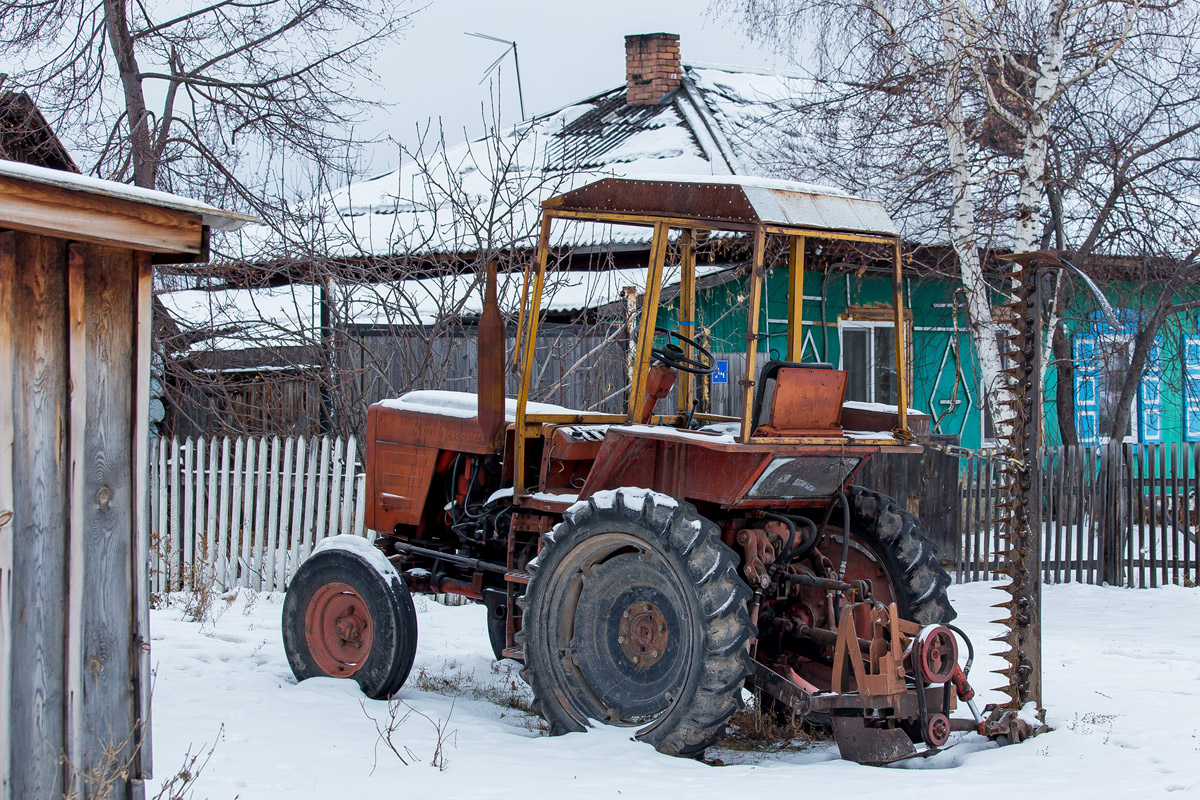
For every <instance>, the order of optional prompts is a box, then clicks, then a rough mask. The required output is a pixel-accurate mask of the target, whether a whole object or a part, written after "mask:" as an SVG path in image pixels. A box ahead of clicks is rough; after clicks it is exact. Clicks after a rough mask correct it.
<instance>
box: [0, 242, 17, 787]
mask: <svg viewBox="0 0 1200 800" xmlns="http://www.w3.org/2000/svg"><path fill="white" fill-rule="evenodd" d="M14 235H15V234H13V233H11V232H5V233H0V375H12V374H13V367H14V364H13V321H12V316H13V289H14V287H13V283H14V281H15V280H16V263H15V258H14V247H15V245H14V242H13V237H14ZM13 390H14V384H13V383H12V382H11V381H10V382H9V383H8V384H7V385H6V386H4V387H3V391H0V742H3V743H4V746H3V747H0V800H12V778H11V776H12V769H11V767H10V765H9V753H10V750H11V748H10V747H9V746H8V742H10V741H11V739H10V725H9V702H10V698H11V692H12V686H11V683H10V678H11V674H12V673H11V670H12V622H13V607H12V596H13V591H12V582H13V528H14V527H15V525H14V520H13Z"/></svg>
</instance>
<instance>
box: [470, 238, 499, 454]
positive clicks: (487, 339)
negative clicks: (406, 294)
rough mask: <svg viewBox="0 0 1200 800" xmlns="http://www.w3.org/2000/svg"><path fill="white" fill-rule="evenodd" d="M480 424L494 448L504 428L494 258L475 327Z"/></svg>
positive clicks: (489, 443)
mask: <svg viewBox="0 0 1200 800" xmlns="http://www.w3.org/2000/svg"><path fill="white" fill-rule="evenodd" d="M477 336H478V345H477V346H478V358H477V359H476V363H478V365H479V393H478V402H479V427H480V428H481V429H482V432H483V440H484V442H485V443H487V444H488V445H490V447H491V449H492V451H493V452H495V450H496V449H497V448H498V446H499V440H500V434H501V431H503V430H504V425H505V421H504V320H503V319H502V318H501V316H500V305H499V303H498V302H497V300H496V262H494V261H489V262H488V263H487V278H486V289H485V290H484V299H483V313H482V314H480V316H479V325H478V327H477Z"/></svg>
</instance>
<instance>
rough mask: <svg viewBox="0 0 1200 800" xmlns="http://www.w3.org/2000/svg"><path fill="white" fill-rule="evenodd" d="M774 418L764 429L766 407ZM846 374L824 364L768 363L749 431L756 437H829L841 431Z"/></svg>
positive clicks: (757, 394)
mask: <svg viewBox="0 0 1200 800" xmlns="http://www.w3.org/2000/svg"><path fill="white" fill-rule="evenodd" d="M768 396H769V403H770V409H771V414H770V417H769V418H768V420H767V423H766V424H765V425H764V424H763V421H762V412H763V406H764V405H767V403H768ZM845 398H846V373H845V372H843V371H842V370H836V369H834V368H833V365H832V364H827V363H822V362H809V363H802V362H798V361H768V362H767V363H766V364H764V365H763V368H762V371H761V372H760V373H759V377H758V392H757V393H756V394H755V397H754V413H753V415H752V416H751V418H750V422H751V424H750V430H752V431H753V432H754V434H753V435H755V436H830V435H840V434H841V431H842V403H843V401H844V400H845Z"/></svg>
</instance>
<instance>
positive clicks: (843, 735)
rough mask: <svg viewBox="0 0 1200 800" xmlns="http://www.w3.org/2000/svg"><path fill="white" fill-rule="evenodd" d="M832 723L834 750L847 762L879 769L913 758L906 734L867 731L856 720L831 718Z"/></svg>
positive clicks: (891, 730)
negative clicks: (835, 741)
mask: <svg viewBox="0 0 1200 800" xmlns="http://www.w3.org/2000/svg"><path fill="white" fill-rule="evenodd" d="M832 722H833V736H834V739H836V740H837V745H838V750H839V751H840V752H841V754H842V758H844V759H846V760H847V761H856V762H858V763H859V764H868V765H872V766H879V765H882V764H891V763H892V762H894V761H903V760H904V759H906V758H912V757H913V756H915V755H916V754H917V748H916V747H914V746H913V743H912V742H911V741H910V740H909V738H908V734H907V733H905V732H904V731H902V730H900V729H899V728H875V727H871V726H869V725H867V723H866V719H865V718H864V717H859V716H854V717H843V716H835V717H833V718H832Z"/></svg>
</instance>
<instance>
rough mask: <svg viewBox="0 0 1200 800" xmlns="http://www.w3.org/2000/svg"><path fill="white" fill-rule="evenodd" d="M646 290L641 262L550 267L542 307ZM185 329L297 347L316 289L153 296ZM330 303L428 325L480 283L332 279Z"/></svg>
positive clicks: (514, 282)
mask: <svg viewBox="0 0 1200 800" xmlns="http://www.w3.org/2000/svg"><path fill="white" fill-rule="evenodd" d="M731 268H732V267H731V265H729V264H698V265H696V275H697V277H705V276H710V275H717V274H718V273H722V272H725V271H727V270H730V269H731ZM523 280H524V275H523V274H522V273H502V274H501V275H499V276H498V277H497V290H498V299H499V303H500V308H501V311H502V312H503V313H505V314H507V315H510V316H515V315H516V313H517V308H518V306H519V304H520V300H521V289H522V284H523ZM678 283H679V267H678V266H666V267H664V269H663V287H664V289H667V288H669V287H672V286H675V285H677V284H678ZM628 286H632V287H634V288H635V289H636V290H637V292H638V293H639V294H642V293H644V292H645V288H646V268H645V267H631V268H623V269H609V270H600V271H594V272H584V271H570V272H568V271H554V272H550V273H549V274H548V275H547V278H546V285H545V291H544V295H543V299H542V310H543V311H544V312H545V313H548V314H570V313H574V312H579V311H584V310H587V309H592V308H600V307H603V306H606V305H609V304H611V303H615V302H616V301H618V300H620V299H621V293H622V291H623V290H624V288H625V287H628ZM157 297H158V299H159V301H161V302H162V304H163V307H164V308H165V309H166V311H167V313H168V314H170V316H171V317H172V318H173V319H174V321H175V323H176V324H177V325H178V327H179V329H180V330H181V331H182V332H183V333H185V334H200V335H202V337H203V338H197V339H196V340H195V341H194V343H193V344H192V345H191V348H190V349H191V350H192V351H193V352H195V351H201V350H210V349H214V350H244V349H248V348H254V347H295V346H301V345H305V344H313V343H315V342H316V341H318V340H319V338H320V336H319V326H320V300H321V298H320V290H319V289H318V288H317V287H314V286H313V285H312V284H306V283H295V284H289V285H286V286H275V287H269V288H259V289H221V290H213V291H209V290H204V289H188V290H183V291H175V292H161V293H159V294H158V295H157ZM333 303H334V307H335V309H337V312H336V313H337V317H338V319H337V321H338V324H340V325H373V326H383V327H403V326H410V325H433V324H435V323H437V322H439V321H442V320H445V319H447V317H458V318H466V319H473V318H475V317H478V316H479V314H480V313H481V312H482V310H483V282H482V280H481V278H480V277H479V276H478V275H476V274H474V273H472V274H459V275H442V276H437V277H427V278H413V279H410V280H404V281H391V282H383V283H361V284H352V285H350V284H348V285H335V287H334V290H333Z"/></svg>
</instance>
